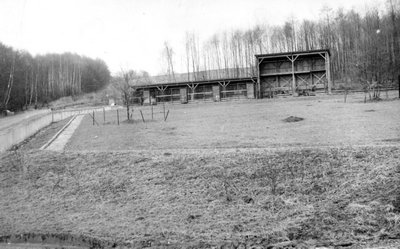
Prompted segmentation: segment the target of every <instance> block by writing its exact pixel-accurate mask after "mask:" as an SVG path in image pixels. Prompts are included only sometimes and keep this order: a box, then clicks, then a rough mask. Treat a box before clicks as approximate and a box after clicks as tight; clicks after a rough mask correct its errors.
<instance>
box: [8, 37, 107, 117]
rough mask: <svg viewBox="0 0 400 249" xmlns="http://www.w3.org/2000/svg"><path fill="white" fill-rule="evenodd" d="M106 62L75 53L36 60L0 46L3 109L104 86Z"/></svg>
mask: <svg viewBox="0 0 400 249" xmlns="http://www.w3.org/2000/svg"><path fill="white" fill-rule="evenodd" d="M109 80H110V72H109V70H108V67H107V65H106V64H105V62H104V61H102V60H100V59H91V58H88V57H85V56H80V55H77V54H72V53H63V54H46V55H38V56H35V57H33V56H32V55H31V54H29V53H27V52H24V51H16V50H14V49H13V48H11V47H8V46H5V45H3V44H1V43H0V101H1V102H0V110H4V109H11V110H23V109H25V108H27V107H28V106H35V107H37V106H40V105H43V104H47V103H49V102H50V101H52V100H55V99H57V98H60V97H63V96H76V95H79V94H81V93H87V92H92V91H96V90H99V89H101V88H102V87H104V86H105V85H106V84H107V83H108V82H109Z"/></svg>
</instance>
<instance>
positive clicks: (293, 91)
mask: <svg viewBox="0 0 400 249" xmlns="http://www.w3.org/2000/svg"><path fill="white" fill-rule="evenodd" d="M291 62H292V96H293V97H294V96H296V75H294V60H293V55H292V59H291Z"/></svg>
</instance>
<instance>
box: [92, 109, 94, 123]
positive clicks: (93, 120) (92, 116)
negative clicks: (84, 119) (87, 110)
mask: <svg viewBox="0 0 400 249" xmlns="http://www.w3.org/2000/svg"><path fill="white" fill-rule="evenodd" d="M92 118H93V125H94V111H93V116H92Z"/></svg>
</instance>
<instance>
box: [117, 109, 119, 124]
mask: <svg viewBox="0 0 400 249" xmlns="http://www.w3.org/2000/svg"><path fill="white" fill-rule="evenodd" d="M117 123H118V125H119V111H118V109H117Z"/></svg>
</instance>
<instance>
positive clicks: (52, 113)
mask: <svg viewBox="0 0 400 249" xmlns="http://www.w3.org/2000/svg"><path fill="white" fill-rule="evenodd" d="M51 122H52V123H54V112H53V111H51Z"/></svg>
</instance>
